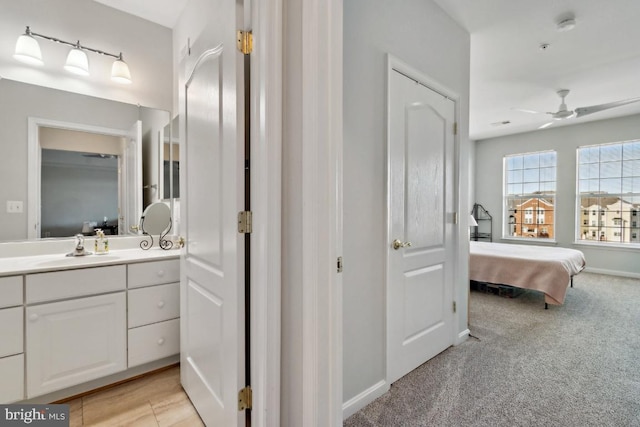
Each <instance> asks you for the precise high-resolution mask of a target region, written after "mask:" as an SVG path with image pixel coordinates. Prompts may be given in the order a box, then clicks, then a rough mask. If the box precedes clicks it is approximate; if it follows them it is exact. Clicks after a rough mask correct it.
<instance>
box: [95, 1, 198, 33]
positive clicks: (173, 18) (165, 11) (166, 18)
mask: <svg viewBox="0 0 640 427" xmlns="http://www.w3.org/2000/svg"><path fill="white" fill-rule="evenodd" d="M94 1H96V2H98V3H102V4H104V5H106V6H109V7H112V8H114V9H118V10H121V11H123V12H126V13H129V14H131V15H135V16H137V17H139V18H144V19H146V20H148V21H151V22H155V23H156V24H160V25H162V26H165V27H168V28H173V27H174V26H175V25H176V23H177V22H178V18H179V17H180V15H181V14H182V10H183V9H184V7H185V5H186V4H187V2H188V0H94Z"/></svg>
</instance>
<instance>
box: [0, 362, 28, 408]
mask: <svg viewBox="0 0 640 427" xmlns="http://www.w3.org/2000/svg"><path fill="white" fill-rule="evenodd" d="M0 378H2V381H0V404H4V403H11V402H15V401H18V400H22V399H24V355H22V354H18V355H16V356H11V357H5V358H3V359H0Z"/></svg>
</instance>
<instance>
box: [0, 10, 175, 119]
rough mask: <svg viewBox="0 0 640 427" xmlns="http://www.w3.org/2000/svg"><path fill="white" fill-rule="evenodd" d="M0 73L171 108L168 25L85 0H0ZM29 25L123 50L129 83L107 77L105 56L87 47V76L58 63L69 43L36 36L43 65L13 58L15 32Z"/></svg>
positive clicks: (54, 34)
mask: <svg viewBox="0 0 640 427" xmlns="http://www.w3.org/2000/svg"><path fill="white" fill-rule="evenodd" d="M0 10H1V11H2V13H1V14H0V52H1V53H0V77H2V78H8V79H13V80H17V81H22V82H27V83H33V84H37V85H40V86H46V87H51V88H56V89H61V90H66V91H70V92H76V93H82V94H85V95H91V96H97V97H100V98H105V99H111V100H117V101H121V102H128V103H133V104H140V105H144V106H147V107H153V108H159V109H164V110H170V109H171V108H172V78H173V69H172V57H171V30H170V29H169V28H166V27H163V26H161V25H158V24H154V23H152V22H150V21H146V20H144V19H141V18H138V17H135V16H132V15H129V14H126V13H124V12H120V11H118V10H115V9H112V8H110V7H106V6H104V5H102V4H100V3H97V2H94V1H87V0H56V1H51V0H30V1H14V0H0ZM27 25H29V26H30V27H31V31H33V32H35V33H40V34H44V35H47V36H51V37H56V38H59V39H62V40H65V41H69V42H75V41H77V40H80V42H81V44H82V45H86V46H89V47H92V48H95V49H99V50H103V51H106V52H109V53H113V54H116V55H117V54H119V53H120V52H122V53H123V55H124V60H125V61H126V62H127V64H128V65H129V69H130V71H131V79H132V80H133V82H132V83H131V84H130V85H122V84H118V83H115V82H112V81H111V79H110V76H111V64H112V63H113V61H114V59H113V58H111V57H108V56H102V55H97V54H94V53H90V52H89V53H88V54H87V55H88V57H89V69H90V72H91V75H90V76H87V77H82V76H76V75H74V74H70V73H68V72H67V71H65V70H64V69H63V68H62V65H63V64H64V61H65V59H66V55H67V52H68V51H69V49H70V48H69V47H68V46H65V45H62V44H57V43H54V42H51V41H48V40H44V39H37V40H38V43H39V44H40V49H41V51H42V57H43V60H44V62H45V65H44V66H42V67H37V66H30V65H27V64H23V63H22V62H19V61H16V60H15V59H14V58H13V56H12V55H13V51H14V49H15V43H16V40H17V39H18V36H19V35H21V34H23V33H24V31H25V27H26V26H27Z"/></svg>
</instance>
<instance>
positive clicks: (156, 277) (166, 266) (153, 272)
mask: <svg viewBox="0 0 640 427" xmlns="http://www.w3.org/2000/svg"><path fill="white" fill-rule="evenodd" d="M127 279H128V284H129V288H140V287H143V286H151V285H160V284H163V283H173V282H179V281H180V260H179V259H169V260H164V261H153V262H144V263H140V264H129V266H128V276H127Z"/></svg>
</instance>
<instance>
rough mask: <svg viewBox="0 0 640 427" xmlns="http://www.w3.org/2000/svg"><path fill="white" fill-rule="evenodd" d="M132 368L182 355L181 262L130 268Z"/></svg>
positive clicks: (132, 265)
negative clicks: (180, 353)
mask: <svg viewBox="0 0 640 427" xmlns="http://www.w3.org/2000/svg"><path fill="white" fill-rule="evenodd" d="M127 276H128V278H127V282H128V287H129V291H128V295H129V300H128V309H129V316H128V326H129V331H128V347H129V357H128V366H129V367H133V366H138V365H141V364H143V363H147V362H151V361H153V360H158V359H162V358H164V357H168V356H172V355H175V354H178V353H179V352H180V320H179V316H180V284H179V281H180V261H179V260H177V259H172V260H164V261H154V262H146V263H139V264H129V266H128V275H127Z"/></svg>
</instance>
